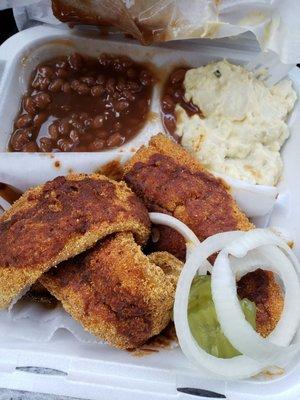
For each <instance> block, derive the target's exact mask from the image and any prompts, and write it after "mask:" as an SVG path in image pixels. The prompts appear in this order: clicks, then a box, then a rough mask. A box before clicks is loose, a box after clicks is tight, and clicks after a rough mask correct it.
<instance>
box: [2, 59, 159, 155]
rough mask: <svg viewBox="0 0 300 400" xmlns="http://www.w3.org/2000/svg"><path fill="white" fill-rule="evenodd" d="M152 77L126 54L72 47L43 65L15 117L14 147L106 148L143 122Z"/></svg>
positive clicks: (45, 149) (117, 143)
mask: <svg viewBox="0 0 300 400" xmlns="http://www.w3.org/2000/svg"><path fill="white" fill-rule="evenodd" d="M153 85H154V79H153V76H152V75H151V73H150V71H149V70H148V68H147V67H146V66H144V65H142V64H138V63H136V62H134V61H133V60H131V59H130V58H128V57H123V56H112V55H108V54H102V55H100V56H99V58H98V59H96V58H90V57H84V56H82V55H80V54H77V53H74V54H71V55H70V56H68V57H60V58H56V59H52V60H50V61H48V62H45V63H43V64H42V65H39V66H38V67H37V68H36V70H35V71H34V73H33V75H32V79H31V82H30V88H29V90H28V94H27V95H26V96H25V97H24V98H23V101H22V107H21V111H20V113H19V115H18V116H17V118H16V120H15V122H14V131H13V133H12V136H11V139H10V143H9V149H10V150H11V151H33V152H35V151H41V152H53V151H102V150H105V149H111V148H115V147H118V146H121V145H122V144H124V143H125V142H127V141H128V140H130V139H131V138H132V137H134V136H135V135H136V134H137V133H138V131H139V130H140V129H141V128H142V127H143V125H144V124H145V122H146V120H147V116H148V113H149V110H150V102H151V95H152V89H153Z"/></svg>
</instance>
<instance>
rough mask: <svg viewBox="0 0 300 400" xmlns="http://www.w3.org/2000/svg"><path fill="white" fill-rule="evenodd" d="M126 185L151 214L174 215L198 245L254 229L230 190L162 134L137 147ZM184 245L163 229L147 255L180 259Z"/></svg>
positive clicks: (128, 164)
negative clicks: (163, 253)
mask: <svg viewBox="0 0 300 400" xmlns="http://www.w3.org/2000/svg"><path fill="white" fill-rule="evenodd" d="M124 180H125V181H126V182H127V184H128V185H129V186H130V187H131V188H132V190H133V191H134V192H135V193H136V194H137V195H138V196H139V197H140V198H141V199H142V200H143V201H144V203H145V204H146V206H147V208H148V209H149V211H158V212H163V213H167V214H170V215H173V216H174V217H176V218H178V219H180V220H181V221H182V222H184V223H185V224H186V225H188V226H189V227H190V228H191V229H192V230H193V231H194V233H195V234H196V235H197V236H198V238H199V239H200V240H204V239H206V238H207V237H209V236H212V235H214V234H215V233H219V232H225V231H230V230H237V229H238V230H248V229H251V228H253V224H251V222H250V221H249V220H248V218H247V217H246V215H245V214H244V213H242V212H241V211H240V209H239V208H238V206H237V204H236V202H235V201H234V199H233V198H232V196H231V194H230V188H229V187H228V185H227V184H226V183H225V182H224V181H223V180H222V179H219V178H216V177H214V176H213V175H212V174H210V173H209V172H208V171H207V170H205V169H204V168H203V167H202V165H201V164H200V163H199V162H197V161H196V160H195V159H194V158H193V157H192V156H191V155H190V154H189V153H188V152H187V151H186V150H184V149H183V148H182V147H181V146H180V145H178V144H176V143H174V142H173V141H171V140H170V139H168V138H167V137H166V136H164V135H162V134H159V135H156V136H154V137H153V138H152V139H151V140H150V142H149V145H148V146H143V147H141V148H140V149H139V150H138V151H137V152H136V154H135V155H134V156H133V157H132V158H131V159H130V160H129V161H128V162H127V164H126V165H125V168H124ZM166 237H167V238H168V240H166ZM182 241H183V239H182V238H180V235H178V234H177V233H175V232H174V230H172V229H169V228H164V230H163V232H162V234H161V235H160V238H159V240H158V242H157V243H156V244H155V245H154V246H153V248H151V250H156V249H158V250H166V251H169V252H171V250H172V249H174V248H176V247H177V248H178V249H180V254H179V253H178V252H176V253H175V254H174V255H175V256H176V257H178V258H180V259H182V260H183V259H184V257H185V247H184V245H182V243H180V242H182ZM162 242H164V243H162ZM168 243H169V244H168ZM164 246H166V247H165V248H164ZM183 252H184V253H183ZM182 253H183V254H182Z"/></svg>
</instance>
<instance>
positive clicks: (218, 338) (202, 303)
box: [188, 275, 256, 358]
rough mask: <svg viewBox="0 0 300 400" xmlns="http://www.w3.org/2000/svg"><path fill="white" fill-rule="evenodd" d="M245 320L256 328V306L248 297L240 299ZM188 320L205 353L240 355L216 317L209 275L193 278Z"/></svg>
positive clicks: (222, 356) (226, 356)
mask: <svg viewBox="0 0 300 400" xmlns="http://www.w3.org/2000/svg"><path fill="white" fill-rule="evenodd" d="M240 305H241V307H242V310H243V313H244V315H245V318H246V320H247V321H248V322H249V323H250V324H251V325H252V326H253V328H254V329H255V328H256V324H255V319H256V306H255V304H254V303H253V302H251V301H250V300H248V299H243V300H240ZM188 321H189V326H190V329H191V332H192V335H193V336H194V338H195V340H196V341H197V343H198V344H199V346H201V347H202V348H203V349H204V350H205V351H206V352H207V353H209V354H211V355H213V356H215V357H219V358H232V357H235V356H238V355H240V354H241V353H239V351H238V350H236V349H235V348H234V347H233V346H232V345H231V343H230V342H229V340H228V339H227V338H226V336H225V335H224V333H223V332H222V329H221V327H220V324H219V321H218V319H217V314H216V310H215V306H214V303H213V300H212V295H211V277H210V276H209V275H207V276H197V277H195V278H194V280H193V282H192V286H191V290H190V294H189V303H188Z"/></svg>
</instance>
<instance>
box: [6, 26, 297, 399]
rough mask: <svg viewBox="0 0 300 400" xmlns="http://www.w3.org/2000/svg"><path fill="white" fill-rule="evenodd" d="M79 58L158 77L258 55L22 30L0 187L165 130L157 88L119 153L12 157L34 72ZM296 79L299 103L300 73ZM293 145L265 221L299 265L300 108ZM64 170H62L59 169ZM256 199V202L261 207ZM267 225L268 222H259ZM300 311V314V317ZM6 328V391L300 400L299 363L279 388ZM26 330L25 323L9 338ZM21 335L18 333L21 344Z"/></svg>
mask: <svg viewBox="0 0 300 400" xmlns="http://www.w3.org/2000/svg"><path fill="white" fill-rule="evenodd" d="M74 50H75V51H78V52H80V53H83V54H88V55H95V56H96V55H99V54H100V53H102V52H108V53H115V54H125V55H129V56H130V57H132V58H133V59H135V60H137V61H143V62H150V63H151V64H152V65H153V66H154V68H157V69H158V70H159V71H160V72H159V75H160V76H164V75H165V76H167V73H168V72H169V71H170V70H171V69H172V68H173V67H174V66H178V65H186V64H187V65H192V66H198V65H203V64H206V63H208V62H211V61H215V60H218V59H223V58H227V59H229V60H231V61H233V62H235V63H241V64H243V63H246V62H247V61H248V60H249V58H250V57H251V56H253V53H255V52H256V51H257V50H258V48H257V47H256V46H255V45H253V46H252V44H251V43H250V44H249V43H248V44H247V46H243V45H241V44H240V43H239V42H238V41H237V40H236V39H235V40H229V39H227V40H221V41H208V40H206V41H197V42H193V41H188V42H186V43H183V42H180V43H178V42H174V43H169V44H164V45H159V46H151V47H141V46H140V45H138V44H136V43H135V42H133V41H130V40H126V39H121V38H119V39H117V40H116V39H111V38H106V39H105V40H103V39H101V38H99V37H98V36H97V35H96V34H92V33H84V32H79V31H76V30H74V31H70V30H66V29H58V28H52V27H49V26H39V27H35V28H31V29H28V30H25V31H23V32H21V33H19V34H17V35H15V36H13V37H12V38H10V39H9V40H8V41H7V42H6V43H5V44H4V45H2V46H1V47H0V121H1V124H0V151H1V155H0V178H1V179H0V181H4V182H6V183H10V184H12V185H14V186H16V187H18V188H20V189H21V190H24V189H26V188H28V187H29V186H32V185H35V184H37V183H41V182H45V181H46V180H48V179H51V178H53V177H55V176H58V175H63V174H66V173H68V172H70V171H71V170H72V171H80V172H91V171H94V170H97V169H99V168H100V167H101V165H103V164H105V163H107V162H108V161H111V160H115V159H119V160H120V161H121V162H123V161H125V160H126V159H128V158H129V157H130V156H131V155H132V153H133V152H134V151H135V150H136V149H137V148H138V147H139V146H140V145H141V144H143V143H145V142H147V140H148V139H149V138H150V136H152V135H153V134H155V133H157V132H158V131H161V130H162V126H161V122H160V116H159V93H160V88H161V87H160V86H161V85H160V84H158V85H157V86H156V88H155V90H154V95H153V101H152V106H151V107H152V108H151V112H152V117H151V118H150V120H149V122H148V123H147V125H146V126H145V128H144V129H143V131H142V132H141V133H140V134H139V135H137V136H136V138H135V139H133V140H132V141H131V142H129V143H128V144H126V145H125V146H123V147H122V148H120V149H117V150H112V151H106V152H102V153H76V154H75V153H55V154H50V155H49V154H32V153H31V154H24V153H7V152H6V148H7V143H8V140H9V135H10V133H11V131H12V125H13V120H14V118H15V116H16V114H17V113H18V110H19V106H20V100H21V96H22V95H23V94H24V93H25V91H26V89H27V86H28V79H29V77H30V74H31V72H32V71H33V69H34V68H35V67H36V65H38V64H39V63H40V62H42V61H44V60H46V59H49V58H51V57H54V56H57V55H60V54H69V53H71V52H73V51H74ZM290 78H291V79H292V80H293V82H294V88H295V90H296V91H297V92H298V95H299V94H300V71H298V70H297V69H295V70H293V71H292V72H291V74H290ZM289 124H290V131H291V137H290V139H289V140H288V142H287V143H286V145H285V146H284V149H283V151H282V154H283V160H284V165H285V169H284V175H283V178H282V181H281V183H280V185H279V196H278V198H277V200H276V203H275V207H274V209H273V211H272V213H271V215H269V216H268V219H269V225H276V226H278V227H279V228H281V229H286V230H288V231H289V232H290V234H291V237H292V238H294V240H295V251H296V253H297V254H298V256H300V248H299V246H298V243H297V240H298V238H299V237H300V224H299V222H300V211H299V206H298V205H299V204H300V189H299V188H298V184H297V164H298V159H299V156H298V150H297V149H299V148H300V135H299V133H298V130H299V128H300V104H299V102H297V104H296V106H295V110H294V112H293V115H292V116H291V118H290V123H289ZM57 161H59V163H57ZM258 199H259V198H258V197H255V196H254V197H253V201H259V200H258ZM257 222H258V223H260V224H264V223H266V221H265V218H264V219H263V220H260V221H257ZM295 312H298V310H295ZM2 328H3V326H2V327H1V324H0V386H1V387H7V388H12V389H22V390H33V391H38V392H46V393H54V394H59V395H68V396H74V397H78V398H89V399H97V400H98V399H99V398H101V399H110V400H113V399H124V400H126V399H132V398H135V397H136V398H139V399H141V400H142V399H164V400H167V399H168V400H169V399H175V398H176V399H185V398H192V397H191V396H190V395H187V394H183V393H180V392H178V391H177V388H183V387H192V388H200V389H205V390H210V391H213V392H217V393H219V394H223V395H225V396H226V398H228V399H232V400H234V399H239V400H247V399H249V400H250V399H251V400H253V399H257V400H258V399H270V400H271V399H276V400H280V399H285V400H288V399H291V400H292V399H296V398H298V397H300V381H299V379H298V376H299V374H300V363H298V362H297V360H294V361H293V362H292V363H291V364H290V365H288V366H287V368H286V373H285V374H284V375H282V376H275V377H274V378H273V379H270V378H266V377H259V378H258V377H257V378H253V379H249V380H244V381H225V380H222V379H215V378H214V377H213V375H210V374H209V373H208V372H206V371H204V370H203V371H202V370H201V371H199V370H196V369H195V368H194V367H193V366H192V365H191V364H190V363H189V361H188V360H187V359H186V358H185V357H184V355H183V354H182V352H181V350H180V349H179V348H170V349H164V350H160V351H159V352H158V353H153V354H151V355H148V356H144V357H139V358H138V357H135V356H133V355H132V354H130V353H128V352H125V351H119V350H116V349H113V348H111V347H109V346H107V345H105V344H99V343H79V342H78V341H77V340H76V338H75V337H74V336H72V335H71V334H70V333H69V332H68V331H66V330H62V329H60V330H58V331H57V332H56V333H55V335H54V336H53V337H52V338H51V340H50V341H49V342H47V343H44V342H42V341H41V342H32V341H30V340H27V341H25V340H20V339H15V338H13V337H12V336H13V335H11V336H9V335H8V333H7V332H9V327H6V328H7V329H6V331H5V332H6V334H5V336H4V335H3V331H4V330H3V329H2ZM14 329H15V331H20V332H21V331H22V321H18V324H16V325H13V324H12V326H11V331H12V332H13V330H14ZM17 334H18V332H16V336H18V335H17ZM299 361H300V360H299ZM27 366H34V367H46V368H50V369H54V370H56V371H50V372H51V375H31V374H30V372H28V369H27V370H26V372H25V371H24V368H23V367H27Z"/></svg>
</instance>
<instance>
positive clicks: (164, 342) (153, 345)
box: [128, 322, 177, 357]
mask: <svg viewBox="0 0 300 400" xmlns="http://www.w3.org/2000/svg"><path fill="white" fill-rule="evenodd" d="M174 344H175V345H176V344H177V336H176V332H175V326H174V323H173V322H170V323H169V325H168V326H167V327H166V328H165V329H164V330H163V331H162V332H161V333H160V334H159V335H156V336H154V337H152V338H150V339H149V340H148V341H147V342H146V343H145V344H143V345H142V346H141V347H140V348H138V349H134V350H128V351H129V352H130V353H132V355H133V356H135V357H143V356H147V355H149V354H153V353H158V352H159V350H161V349H168V348H171V347H172V346H174Z"/></svg>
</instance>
